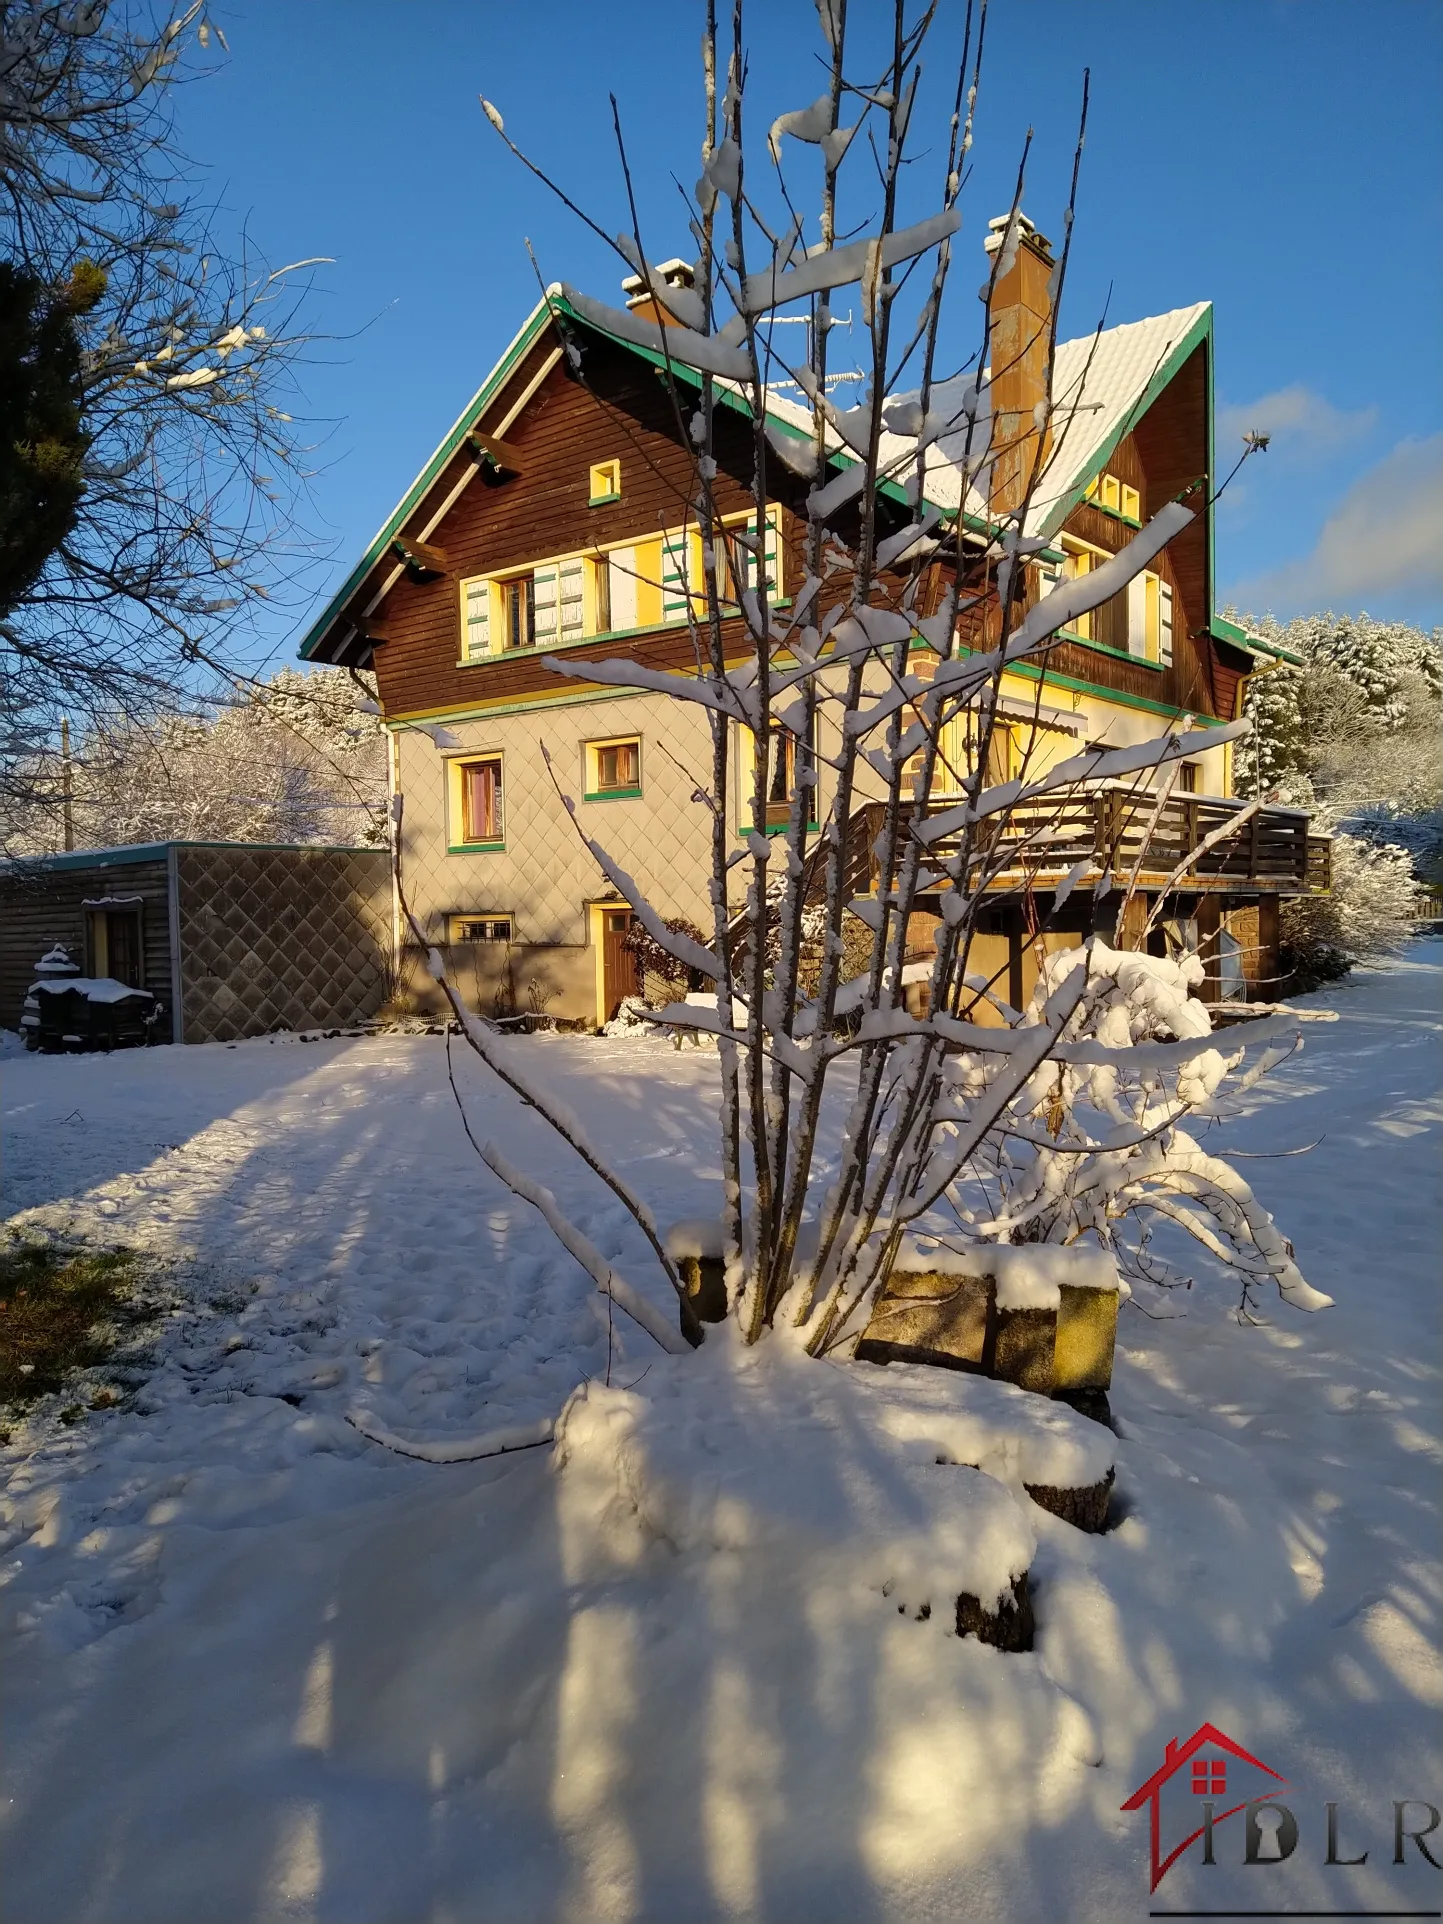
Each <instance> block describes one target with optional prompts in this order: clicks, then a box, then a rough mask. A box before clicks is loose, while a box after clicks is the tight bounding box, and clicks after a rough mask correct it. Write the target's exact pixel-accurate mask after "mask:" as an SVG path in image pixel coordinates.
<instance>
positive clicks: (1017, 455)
mask: <svg viewBox="0 0 1443 1924" xmlns="http://www.w3.org/2000/svg"><path fill="white" fill-rule="evenodd" d="M1016 221H1017V228H1016V234H1015V236H1014V239H1013V241H1012V243H1011V244H1010V245H1009V244H1008V227H1009V224H1010V222H1009V216H1007V215H1006V214H1004V215H1002V216H1001V218H1000V219H998V220H993V221H989V222H988V223H987V227H988V233H987V239H986V240H985V241H984V242H983V246H984V247H985V248H986V250H987V254H988V257H989V259H990V258H992V257H993V256H995V255H996V254H997V253H998V251H999V250H1003V261H1002V267H1001V270H1000V271H999V272H998V275H997V280H996V284H995V285H994V287H993V289H992V310H991V316H992V326H991V335H990V358H991V362H992V449H993V463H992V483H991V488H990V490H989V493H988V507H989V508H990V510H991V512H992V514H993V515H995V516H998V517H1001V516H1003V515H1008V514H1013V513H1015V512H1016V510H1017V509H1018V508H1019V507H1021V505H1022V500H1023V496H1024V495H1025V494H1026V492H1027V483H1028V481H1029V479H1030V478H1031V475H1032V468H1033V463H1034V462H1035V461H1036V459H1037V447H1038V442H1039V441H1040V442H1041V443H1042V459H1043V460H1044V461H1046V459H1047V456H1048V454H1049V452H1050V451H1051V447H1052V430H1051V428H1050V427H1049V426H1047V425H1046V423H1045V422H1044V420H1043V417H1042V412H1041V410H1042V406H1043V404H1044V403H1045V402H1046V400H1047V353H1048V344H1049V340H1050V337H1051V331H1052V290H1051V281H1052V272H1053V261H1052V247H1051V244H1050V242H1048V241H1047V240H1045V239H1044V238H1043V236H1042V235H1041V234H1039V233H1038V231H1037V229H1036V228H1035V227H1034V226H1033V225H1032V222H1031V221H1030V220H1029V219H1028V218H1027V216H1026V215H1025V214H1022V213H1019V214H1018V215H1017V216H1016ZM983 294H984V297H985V294H986V289H985V288H984V289H983Z"/></svg>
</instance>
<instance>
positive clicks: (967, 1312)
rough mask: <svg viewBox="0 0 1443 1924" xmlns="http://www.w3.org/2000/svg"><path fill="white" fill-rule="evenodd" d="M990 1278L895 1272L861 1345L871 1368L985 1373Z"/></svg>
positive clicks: (860, 1350) (861, 1353) (859, 1350)
mask: <svg viewBox="0 0 1443 1924" xmlns="http://www.w3.org/2000/svg"><path fill="white" fill-rule="evenodd" d="M993 1295H994V1289H993V1283H992V1279H991V1277H990V1276H949V1275H943V1274H941V1273H940V1272H938V1271H937V1270H932V1269H894V1270H893V1271H892V1274H891V1276H890V1278H889V1279H888V1282H887V1285H886V1287H885V1289H884V1290H883V1291H882V1293H881V1295H880V1296H879V1297H878V1298H877V1301H876V1304H875V1305H874V1307H873V1310H872V1320H871V1322H870V1323H868V1325H867V1329H866V1333H865V1334H864V1335H863V1337H862V1340H861V1342H860V1343H859V1344H858V1345H857V1355H858V1357H859V1358H860V1359H861V1361H863V1362H866V1363H931V1364H934V1365H940V1366H941V1367H942V1368H944V1369H959V1370H983V1369H985V1368H986V1364H987V1338H988V1333H989V1324H990V1321H991V1317H992V1313H993V1312H992V1303H993Z"/></svg>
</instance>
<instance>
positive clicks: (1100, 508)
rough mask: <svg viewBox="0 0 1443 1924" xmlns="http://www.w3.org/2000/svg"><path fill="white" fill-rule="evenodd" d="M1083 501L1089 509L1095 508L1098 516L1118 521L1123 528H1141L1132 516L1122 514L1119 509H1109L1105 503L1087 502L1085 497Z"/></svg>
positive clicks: (1140, 524) (1139, 523)
mask: <svg viewBox="0 0 1443 1924" xmlns="http://www.w3.org/2000/svg"><path fill="white" fill-rule="evenodd" d="M1083 500H1084V501H1086V503H1087V506H1088V507H1089V508H1096V509H1097V512H1098V513H1099V514H1105V515H1107V516H1108V518H1109V519H1110V520H1112V521H1120V522H1121V523H1122V525H1123V526H1124V527H1125V528H1140V527H1141V526H1142V523H1141V522H1140V521H1138V520H1136V519H1135V518H1134V517H1133V516H1132V515H1130V514H1124V513H1123V511H1122V509H1121V508H1109V507H1108V506H1107V505H1106V503H1105V502H1102V501H1096V500H1089V499H1088V497H1087V496H1086V495H1084V496H1083Z"/></svg>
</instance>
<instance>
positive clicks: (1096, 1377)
mask: <svg viewBox="0 0 1443 1924" xmlns="http://www.w3.org/2000/svg"><path fill="white" fill-rule="evenodd" d="M1059 1294H1060V1296H1061V1298H1062V1301H1061V1305H1060V1307H1059V1309H1058V1312H1057V1343H1056V1348H1055V1351H1054V1359H1053V1376H1054V1382H1053V1388H1054V1390H1055V1391H1057V1392H1058V1393H1060V1394H1064V1395H1065V1394H1066V1393H1068V1392H1069V1391H1073V1390H1105V1389H1107V1388H1109V1387H1110V1386H1111V1383H1112V1352H1113V1348H1114V1345H1115V1344H1116V1342H1117V1292H1116V1291H1115V1290H1111V1289H1073V1288H1071V1287H1070V1286H1069V1285H1068V1284H1067V1283H1064V1284H1062V1286H1061V1289H1060V1291H1059Z"/></svg>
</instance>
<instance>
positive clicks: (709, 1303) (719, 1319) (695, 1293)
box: [677, 1256, 727, 1323]
mask: <svg viewBox="0 0 1443 1924" xmlns="http://www.w3.org/2000/svg"><path fill="white" fill-rule="evenodd" d="M677 1273H678V1275H680V1277H681V1280H682V1282H683V1283H684V1284H685V1286H686V1294H687V1300H688V1302H689V1303H690V1304H691V1306H692V1308H693V1309H694V1310H695V1311H696V1314H697V1321H698V1322H701V1323H724V1322H725V1321H726V1317H727V1282H726V1265H725V1264H724V1263H723V1262H722V1260H721V1258H720V1257H719V1256H683V1257H682V1258H681V1260H680V1262H678V1264H677Z"/></svg>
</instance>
